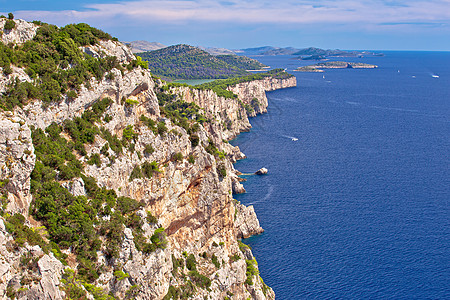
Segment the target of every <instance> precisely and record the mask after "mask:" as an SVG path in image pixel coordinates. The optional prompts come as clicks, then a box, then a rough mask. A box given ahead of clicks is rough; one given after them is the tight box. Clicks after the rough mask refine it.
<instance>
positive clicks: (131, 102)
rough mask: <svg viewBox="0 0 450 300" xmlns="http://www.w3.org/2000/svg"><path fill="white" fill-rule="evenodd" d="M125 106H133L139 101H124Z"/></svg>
mask: <svg viewBox="0 0 450 300" xmlns="http://www.w3.org/2000/svg"><path fill="white" fill-rule="evenodd" d="M125 104H126V105H128V106H133V105H137V104H139V100H136V99H127V100H125Z"/></svg>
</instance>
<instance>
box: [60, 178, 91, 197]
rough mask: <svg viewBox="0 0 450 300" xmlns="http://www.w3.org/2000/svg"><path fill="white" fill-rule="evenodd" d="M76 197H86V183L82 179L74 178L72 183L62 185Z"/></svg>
mask: <svg viewBox="0 0 450 300" xmlns="http://www.w3.org/2000/svg"><path fill="white" fill-rule="evenodd" d="M61 185H62V186H63V187H65V188H66V189H67V190H68V191H69V192H70V193H71V194H72V195H74V196H86V189H85V188H84V181H83V179H82V178H74V179H73V180H72V181H69V182H64V183H62V184H61Z"/></svg>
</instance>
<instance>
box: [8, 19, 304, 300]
mask: <svg viewBox="0 0 450 300" xmlns="http://www.w3.org/2000/svg"><path fill="white" fill-rule="evenodd" d="M16 22H17V23H18V24H20V26H23V27H24V28H25V29H23V30H22V29H20V28H22V27H18V30H19V31H18V32H16V33H15V34H16V36H20V37H22V38H21V39H20V40H17V38H16V39H12V40H11V41H12V42H14V41H15V42H16V43H19V42H21V41H22V42H23V40H24V39H26V38H28V39H31V38H32V31H33V30H34V32H35V31H36V29H35V25H34V24H30V23H26V24H28V25H26V24H23V25H22V21H18V20H16ZM0 25H1V24H0ZM27 26H28V27H27ZM21 30H22V31H26V32H29V33H27V34H21V33H20V32H21ZM23 36H25V37H23ZM4 38H5V36H3V39H4ZM8 41H9V40H8ZM81 50H82V51H83V52H85V53H87V54H89V55H92V56H94V57H102V56H105V55H114V56H116V57H117V60H118V61H120V62H121V63H124V64H126V63H129V62H131V61H132V60H134V59H135V57H134V56H133V54H132V53H131V52H130V51H129V49H128V48H127V47H126V46H124V45H122V44H120V43H118V42H114V41H101V42H99V43H98V44H96V45H91V46H89V47H83V48H82V49H81ZM22 71H23V70H22ZM22 71H21V70H20V69H17V71H15V73H17V74H19V73H20V72H22ZM111 73H112V74H113V75H114V76H108V77H107V76H104V77H103V78H101V79H94V78H92V79H91V80H90V82H89V84H84V85H83V86H82V87H81V89H80V90H79V91H78V94H77V97H76V98H75V99H68V98H64V99H63V100H62V101H61V102H59V103H53V104H51V105H49V106H48V105H43V102H42V101H40V100H39V99H36V100H35V101H31V102H30V103H29V104H27V105H25V106H23V108H20V107H18V108H15V109H14V110H13V111H4V112H1V113H0V168H1V173H0V174H1V178H0V180H1V185H0V192H1V193H2V195H3V196H2V200H1V202H2V205H3V208H4V210H3V211H2V214H3V216H2V217H1V218H0V256H1V258H0V279H1V280H0V298H2V299H6V298H13V297H16V298H18V299H63V298H68V297H72V298H73V297H75V296H76V297H79V298H83V297H86V298H89V299H94V298H95V299H100V298H101V297H104V298H107V297H115V298H118V299H126V298H136V299H163V298H164V299H171V298H173V299H178V298H181V297H190V298H193V299H224V298H229V299H247V298H252V299H273V298H274V297H275V295H274V292H273V291H272V289H271V288H269V287H267V286H266V285H265V284H264V283H263V281H262V279H261V278H260V277H259V275H258V271H257V270H258V269H257V264H256V260H255V259H254V257H253V255H252V253H251V251H250V249H249V248H248V247H247V246H245V245H244V244H242V243H241V242H240V241H238V238H243V237H244V238H245V237H248V236H250V235H253V234H259V233H261V232H262V229H261V227H260V226H259V222H258V220H257V218H256V214H255V212H254V210H253V208H252V207H250V208H247V207H245V206H243V205H241V204H239V203H237V202H236V201H235V200H234V199H233V197H232V191H233V190H237V187H236V186H238V185H240V183H239V181H238V177H237V171H236V170H235V169H234V167H233V164H232V163H233V162H235V161H236V160H237V159H242V158H244V157H245V156H244V154H243V153H241V152H240V150H239V149H238V148H237V147H233V146H231V145H230V144H228V143H227V140H230V139H232V138H234V137H235V136H236V135H237V134H239V133H240V132H242V131H245V130H249V129H250V127H251V126H250V123H249V121H248V114H247V111H246V109H245V108H244V106H243V105H242V104H243V103H244V104H248V105H253V107H255V110H254V114H256V113H262V112H265V111H266V107H267V98H266V96H265V91H270V90H274V89H278V88H284V87H290V86H295V84H296V82H295V77H291V78H288V79H275V78H266V79H264V80H260V81H255V82H247V83H241V84H239V85H237V86H234V87H230V90H232V91H233V92H234V93H235V94H237V95H238V98H237V99H226V98H223V97H218V96H217V95H216V94H215V93H214V92H212V91H210V90H196V89H193V88H188V87H167V86H166V84H165V83H163V82H161V81H160V80H159V79H154V78H153V77H152V75H151V74H150V72H149V71H148V70H146V69H142V68H141V67H135V68H132V69H128V70H119V69H112V70H111ZM8 76H14V73H13V74H11V75H8ZM4 79H5V78H0V82H1V80H4ZM158 97H159V99H158ZM164 97H166V98H167V97H169V98H170V99H171V100H170V101H180V102H179V103H191V104H196V105H197V106H195V107H198V111H196V114H197V116H196V115H194V116H192V117H190V118H183V119H176V118H169V117H168V116H169V115H170V114H172V116H173V115H175V116H176V115H177V112H175V110H174V111H170V112H169V111H168V107H167V106H166V107H164V106H161V99H162V98H164ZM106 98H109V99H111V101H110V102H105V103H107V106H105V108H104V111H102V116H101V118H98V119H93V120H95V121H93V123H92V124H93V125H94V126H96V127H95V128H101V131H98V132H97V134H96V135H95V137H94V138H93V140H92V142H91V143H86V144H85V145H84V146H83V149H85V153H83V154H79V152H76V151H75V149H74V150H73V153H74V154H75V157H76V159H77V160H78V161H79V163H80V165H81V166H82V170H83V173H82V176H81V177H80V176H78V177H76V176H75V177H73V176H72V177H71V179H67V178H64V176H62V175H61V174H62V171H60V170H59V171H58V170H57V171H56V177H55V178H57V183H54V184H56V185H60V186H62V187H65V188H66V189H67V190H68V191H69V192H70V193H71V194H72V195H74V196H76V197H75V198H74V199H78V200H79V201H85V202H83V203H87V204H86V205H89V203H90V202H92V201H94V200H93V199H91V198H89V197H90V196H89V195H90V193H91V192H92V191H91V189H92V183H91V182H86V180H88V179H89V178H95V180H96V184H97V185H98V188H99V189H101V188H104V190H105V191H106V190H112V191H114V193H115V194H117V197H122V196H123V197H129V198H132V199H136V200H137V201H139V206H138V207H136V208H135V213H133V214H132V215H131V214H130V215H129V216H128V217H130V218H131V217H134V218H135V219H133V220H135V221H133V222H137V223H140V224H141V223H142V226H141V227H142V228H141V231H137V230H136V229H135V226H134V225H135V224H133V222H128V223H124V224H125V226H124V227H123V230H122V231H121V232H120V233H119V235H118V237H117V239H118V240H116V242H117V241H119V242H118V252H117V255H113V256H111V255H107V253H108V251H107V250H109V249H106V247H107V246H105V245H106V244H105V243H106V240H105V239H106V237H104V236H101V238H100V239H99V240H98V241H99V242H100V243H102V244H101V245H99V246H95V247H97V248H94V249H97V250H96V251H97V252H96V254H95V256H96V257H97V258H96V261H95V262H93V263H94V265H95V266H97V269H96V272H98V277H96V278H92V279H91V281H90V282H86V281H85V280H81V279H79V277H77V276H79V275H82V274H81V273H82V270H83V269H82V265H83V264H84V261H83V260H82V259H77V256H76V253H77V252H76V251H78V250H76V249H75V248H74V247H71V246H67V247H64V243H61V251H59V250H58V249H59V248H58V247H56V248H55V247H53V246H51V247H53V248H51V247H50V246H46V245H49V244H48V241H49V240H51V239H52V235H51V234H49V233H47V232H46V229H48V228H43V227H42V226H41V225H42V221H39V222H38V221H36V219H35V218H34V217H33V216H32V215H28V212H29V208H30V205H31V206H32V207H34V206H33V205H35V204H33V203H34V202H33V201H36V198H35V196H34V194H33V190H32V188H30V178H31V177H32V172H33V169H35V166H36V168H37V165H39V168H40V167H41V166H42V164H43V163H42V162H41V160H42V159H43V158H42V154H39V153H41V152H39V153H38V156H39V158H38V156H37V155H36V151H38V150H36V149H35V147H34V146H33V142H36V141H33V140H32V132H34V133H33V134H36V132H38V130H39V129H46V128H47V133H45V131H42V132H41V136H42V137H45V136H46V135H48V136H50V134H51V132H52V131H51V130H50V129H49V126H50V125H52V124H54V125H52V126H53V128H63V129H64V128H66V127H67V126H68V125H67V121H66V120H77V119H76V118H77V117H80V116H85V113H89V112H92V110H93V108H92V107H93V106H94V105H95V104H96V103H98V102H99V99H106ZM164 99H165V98H164ZM177 103H178V102H177ZM161 109H162V110H164V111H161ZM195 109H197V108H195ZM178 113H179V112H178ZM198 115H202V116H204V117H205V119H206V121H202V122H199V123H196V122H194V121H193V120H194V119H195V118H196V117H197V118H198ZM251 115H253V114H251ZM177 120H184V122H190V123H189V124H191V125H190V126H187V127H186V126H184V125H183V124H181V123H180V122H179V121H177ZM186 120H188V121H186ZM153 123H155V124H158V128H157V127H156V125H155V127H152V126H153V125H151V124H153ZM92 124H91V125H92ZM149 124H150V125H149ZM196 124H197V125H196ZM59 125H61V126H60V127H58V126H59ZM194 125H195V126H194ZM55 126H56V127H55ZM64 126H66V127H64ZM194 127H195V131H194V129H192V128H194ZM100 132H102V133H103V132H107V133H108V134H109V135H108V134H106V133H105V134H100ZM130 132H131V133H132V137H131V138H129V137H128V135H129V134H130ZM57 134H58V138H62V139H66V140H67V141H68V142H69V143H70V142H72V141H73V139H74V138H73V137H71V136H70V135H69V134H67V133H65V132H61V133H59V132H57ZM111 136H113V137H117V139H118V140H120V139H121V140H122V141H124V147H123V149H121V150H120V151H119V150H114V151H113V147H112V140H111V139H110V137H111ZM33 139H34V138H33ZM125 141H127V142H125ZM125 145H126V147H125ZM39 151H43V150H42V149H40V150H39ZM152 164H153V165H152ZM150 165H152V166H153V168H154V169H152V172H153V173H150V176H140V175H139V176H137V175H136V174H137V171H139V172H141V168H142V172H143V173H144V166H150ZM156 166H157V167H156ZM139 174H140V173H139ZM152 174H153V176H152ZM33 176H34V175H33ZM121 199H128V198H121ZM78 200H77V201H78ZM130 201H131V200H130ZM130 203H133V202H130ZM105 205H106V203H105V204H103V206H102V207H99V208H97V209H99V210H100V209H102V210H103V208H104V206H105ZM34 209H35V208H34ZM117 209H118V208H117V207H116V210H117ZM30 211H31V210H30ZM106 211H107V210H106V209H105V212H106ZM149 212H151V216H152V217H151V218H150V217H149V216H150V215H149ZM14 213H20V214H23V215H24V216H25V217H26V219H23V220H21V219H20V217H18V215H14V216H13V214H14ZM113 216H114V209H112V210H111V211H110V212H109V213H104V214H102V215H100V214H99V215H98V216H96V215H93V218H95V220H97V221H96V222H97V224H96V223H95V222H94V225H93V230H96V228H97V227H99V226H100V225H101V224H103V223H102V222H103V221H105V222H106V221H109V220H110V219H111V218H113ZM100 232H101V231H100ZM22 233H27V234H28V237H27V238H24V237H23V236H22V235H21V234H22ZM137 235H139V237H138V236H137ZM29 236H32V237H33V239H30V238H29ZM105 236H106V235H105ZM19 237H20V239H19ZM137 238H140V239H143V240H147V241H149V243H147V244H146V245H149V246H152V245H158V247H156V248H152V249H151V250H149V251H143V250H142V249H141V247H140V246H139V244H138V243H137ZM150 240H151V242H150ZM152 243H153V244H152ZM47 247H50V248H47ZM49 249H50V251H49ZM62 262H63V263H64V264H66V265H64V264H63V263H62ZM108 295H109V296H108Z"/></svg>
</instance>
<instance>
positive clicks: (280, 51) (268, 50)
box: [234, 46, 384, 60]
mask: <svg viewBox="0 0 450 300" xmlns="http://www.w3.org/2000/svg"><path fill="white" fill-rule="evenodd" d="M234 52H235V53H236V54H238V55H247V56H248V55H253V56H259V55H273V56H275V55H297V56H299V59H302V60H303V59H305V60H313V59H317V60H321V59H324V58H326V57H363V56H384V54H383V53H375V52H370V51H348V50H339V49H327V50H326V49H320V48H315V47H309V48H303V49H299V48H293V47H285V48H280V47H272V46H264V47H257V48H246V49H239V50H234Z"/></svg>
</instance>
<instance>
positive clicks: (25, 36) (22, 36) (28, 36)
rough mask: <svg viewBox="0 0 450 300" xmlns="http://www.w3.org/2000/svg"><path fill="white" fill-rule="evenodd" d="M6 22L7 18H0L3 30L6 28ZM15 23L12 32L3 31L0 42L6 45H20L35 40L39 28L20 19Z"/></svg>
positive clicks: (0, 25) (0, 26)
mask: <svg viewBox="0 0 450 300" xmlns="http://www.w3.org/2000/svg"><path fill="white" fill-rule="evenodd" d="M6 20H7V19H5V18H0V28H1V29H3V28H4V27H5V23H6ZM13 21H14V22H15V23H16V26H15V27H14V28H13V29H11V30H3V34H2V35H0V40H1V41H2V42H3V43H4V44H9V43H13V44H17V45H20V44H23V43H25V42H26V41H29V40H32V39H33V38H34V36H35V35H36V31H37V29H38V28H39V26H37V25H35V24H33V23H29V22H27V21H24V20H20V19H15V20H13Z"/></svg>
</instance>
